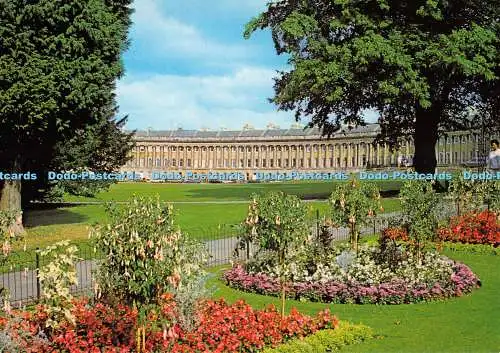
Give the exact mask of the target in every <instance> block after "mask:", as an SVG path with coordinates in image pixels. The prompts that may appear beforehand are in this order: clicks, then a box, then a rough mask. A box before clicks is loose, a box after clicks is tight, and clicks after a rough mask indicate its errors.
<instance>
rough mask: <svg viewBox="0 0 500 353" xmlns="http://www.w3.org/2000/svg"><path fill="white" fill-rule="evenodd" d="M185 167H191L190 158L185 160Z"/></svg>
mask: <svg viewBox="0 0 500 353" xmlns="http://www.w3.org/2000/svg"><path fill="white" fill-rule="evenodd" d="M187 167H188V168H190V167H191V159H189V158H188V160H187Z"/></svg>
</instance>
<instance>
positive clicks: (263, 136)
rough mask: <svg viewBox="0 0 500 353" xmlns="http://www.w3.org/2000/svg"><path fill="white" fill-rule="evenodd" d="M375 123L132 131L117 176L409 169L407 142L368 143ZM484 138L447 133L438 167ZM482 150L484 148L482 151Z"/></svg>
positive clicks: (463, 156)
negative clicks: (395, 145)
mask: <svg viewBox="0 0 500 353" xmlns="http://www.w3.org/2000/svg"><path fill="white" fill-rule="evenodd" d="M379 129H380V127H379V126H378V125H377V124H369V125H367V126H363V127H358V128H355V129H352V130H343V131H340V132H338V133H336V134H335V135H334V136H331V137H330V138H329V139H327V138H326V137H322V136H321V133H320V130H319V129H301V128H290V129H266V130H255V129H243V130H240V131H224V130H221V131H198V130H171V131H137V132H136V134H135V141H136V146H135V147H134V148H133V150H132V152H131V154H132V156H131V157H132V158H131V160H130V161H129V162H128V163H127V164H126V165H125V166H123V168H122V170H121V171H123V172H136V173H138V174H140V175H142V176H144V177H146V178H149V177H151V175H152V173H153V172H154V171H155V172H166V171H178V172H181V173H182V172H183V171H192V172H198V173H206V172H210V171H220V172H240V173H242V174H244V175H245V176H246V179H247V180H249V179H252V175H253V173H255V172H257V171H265V172H274V171H284V170H299V171H302V170H303V171H311V172H324V171H343V170H364V169H373V168H387V167H395V166H398V165H411V163H412V156H413V154H414V145H413V141H412V139H408V140H406V141H404V142H403V144H402V145H401V147H400V149H399V150H397V151H394V152H391V151H390V150H389V147H388V146H387V145H380V144H374V140H375V137H376V135H377V134H378V132H379ZM481 139H482V140H484V136H481V135H480V134H479V133H476V132H451V133H447V134H445V135H444V136H443V137H441V139H440V140H439V142H438V144H437V145H436V157H437V161H438V166H460V165H462V164H463V163H466V162H467V161H471V160H474V159H478V158H480V156H481V155H482V154H483V155H484V151H483V152H481V151H480V150H481V147H480V146H481V144H483V145H484V141H481ZM482 148H483V149H484V146H483V147H482Z"/></svg>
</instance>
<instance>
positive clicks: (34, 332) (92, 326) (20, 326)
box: [0, 294, 338, 353]
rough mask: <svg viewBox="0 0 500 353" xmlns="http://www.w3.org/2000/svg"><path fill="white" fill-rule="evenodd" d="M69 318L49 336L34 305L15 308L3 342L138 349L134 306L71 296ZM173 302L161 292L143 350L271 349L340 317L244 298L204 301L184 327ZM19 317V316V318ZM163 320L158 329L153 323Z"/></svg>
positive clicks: (78, 349)
mask: <svg viewBox="0 0 500 353" xmlns="http://www.w3.org/2000/svg"><path fill="white" fill-rule="evenodd" d="M72 315H73V316H74V317H75V322H74V324H72V323H70V322H69V321H68V322H66V323H65V324H64V325H61V326H58V327H57V328H55V330H54V331H52V332H51V335H50V337H41V336H40V332H42V328H43V327H44V326H45V321H46V320H47V315H46V313H45V312H44V311H43V310H42V309H41V308H40V307H37V308H36V309H35V311H34V312H25V311H13V312H12V314H11V316H10V317H8V318H3V319H1V320H0V328H1V329H2V330H3V331H1V333H2V335H3V336H5V337H3V336H1V337H3V341H5V343H6V345H7V344H8V345H10V346H12V345H13V343H12V342H16V344H17V345H18V347H19V351H20V352H26V353H34V352H37V353H48V352H72V353H84V352H85V353H87V352H96V353H98V352H120V353H126V352H136V350H135V338H134V328H135V326H136V325H137V319H138V313H137V310H135V309H132V308H130V307H129V306H125V305H117V306H116V307H111V306H110V305H107V304H102V303H98V304H95V305H91V304H90V303H89V302H88V301H87V300H85V299H79V300H75V302H74V305H73V309H72ZM177 315H178V312H177V306H176V303H175V300H174V299H173V296H172V295H169V294H165V295H163V296H162V299H161V305H160V310H159V311H157V312H150V313H149V316H148V324H147V325H146V345H145V347H144V348H145V349H144V351H145V352H173V353H175V352H184V353H191V352H192V353H194V352H214V353H215V352H227V353H232V352H234V353H242V352H249V353H250V352H256V351H259V350H261V349H263V348H265V347H274V346H277V345H279V344H282V343H285V342H288V341H290V340H292V339H294V338H303V337H306V336H309V335H311V334H314V333H315V332H317V331H318V330H325V329H327V330H333V331H335V330H336V328H337V326H338V320H337V318H336V317H335V316H333V315H331V314H330V313H329V311H328V310H325V311H321V312H319V313H318V314H317V315H316V316H315V317H309V316H306V315H302V314H300V313H298V312H297V311H296V310H295V309H292V310H291V312H290V314H289V315H287V316H285V317H282V316H281V315H280V313H279V312H278V310H276V308H275V307H274V306H269V307H268V308H266V309H264V310H253V309H252V308H251V307H250V306H249V305H248V304H246V303H244V302H243V301H237V302H236V303H234V304H231V305H230V304H227V303H226V302H224V300H222V299H221V300H216V301H214V300H207V301H206V302H204V304H203V305H202V306H200V307H199V309H198V310H197V312H196V315H197V316H199V325H198V326H197V327H196V328H194V329H193V330H190V331H187V330H184V329H183V328H182V327H181V326H180V325H179V324H178V323H176V316H177ZM20 319H22V320H20ZM158 320H161V321H164V322H165V321H167V322H169V323H170V324H169V326H168V327H166V328H163V329H161V328H159V327H158V326H157V325H155V321H158Z"/></svg>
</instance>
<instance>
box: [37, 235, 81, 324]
mask: <svg viewBox="0 0 500 353" xmlns="http://www.w3.org/2000/svg"><path fill="white" fill-rule="evenodd" d="M39 252H40V255H41V256H42V257H45V258H47V259H49V263H48V264H47V265H45V266H43V267H42V268H41V269H40V271H39V273H38V278H39V279H40V285H41V288H42V293H41V294H42V303H43V310H44V311H45V313H46V314H47V320H46V327H49V328H52V329H54V328H57V327H58V326H59V325H61V323H63V322H64V321H67V322H70V323H71V324H74V323H75V317H74V316H73V314H72V310H71V309H72V306H73V304H72V300H73V296H72V295H71V291H70V290H71V286H73V285H77V284H78V279H77V276H76V268H75V263H76V261H78V260H80V259H79V258H78V257H77V256H76V253H77V252H78V249H77V247H76V246H74V245H72V246H69V240H64V241H60V242H57V243H55V244H54V245H51V246H48V247H47V248H46V249H45V250H41V251H39Z"/></svg>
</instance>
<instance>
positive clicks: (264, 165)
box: [262, 159, 266, 168]
mask: <svg viewBox="0 0 500 353" xmlns="http://www.w3.org/2000/svg"><path fill="white" fill-rule="evenodd" d="M265 167H266V160H265V159H263V160H262V168H265Z"/></svg>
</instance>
